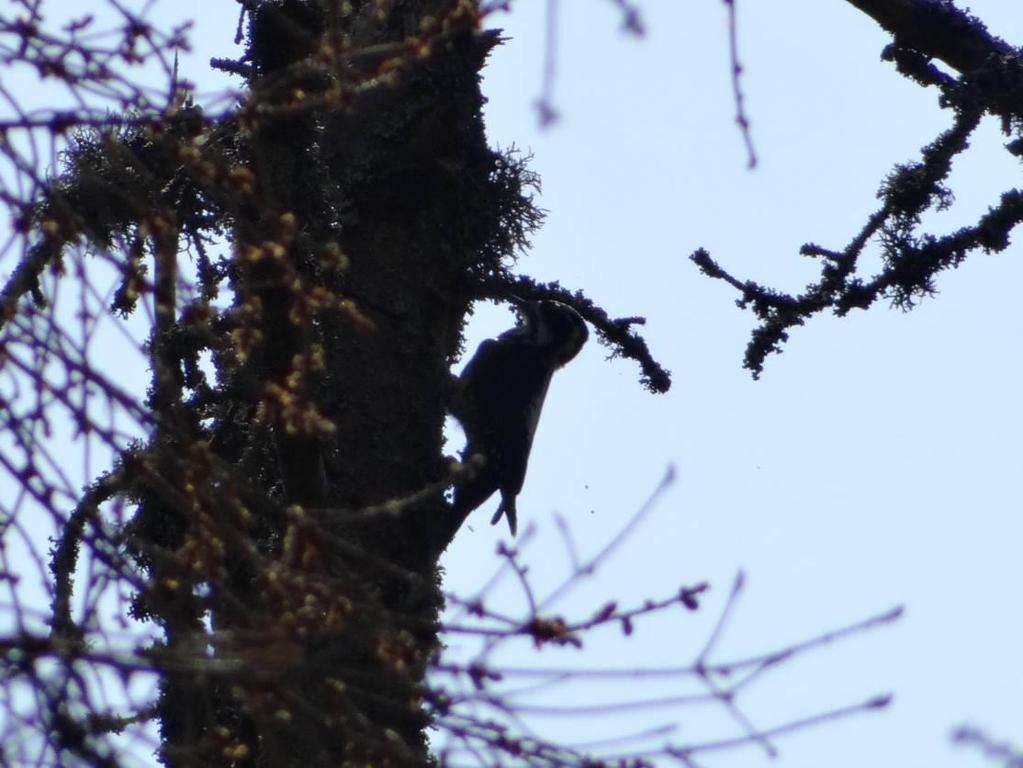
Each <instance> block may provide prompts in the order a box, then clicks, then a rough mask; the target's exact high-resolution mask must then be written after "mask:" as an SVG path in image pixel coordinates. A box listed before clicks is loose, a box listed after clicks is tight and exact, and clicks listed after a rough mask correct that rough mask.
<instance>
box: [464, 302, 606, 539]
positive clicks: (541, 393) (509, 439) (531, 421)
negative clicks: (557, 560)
mask: <svg viewBox="0 0 1023 768" xmlns="http://www.w3.org/2000/svg"><path fill="white" fill-rule="evenodd" d="M513 303H515V304H516V305H517V308H518V313H519V318H520V322H519V324H518V325H516V326H515V327H514V328H512V329H511V330H508V331H505V332H504V333H502V334H501V335H500V336H498V337H497V338H496V339H487V340H486V341H484V342H483V343H482V344H480V346H479V348H478V349H477V350H476V354H475V355H473V356H472V359H471V360H469V362H468V364H466V366H465V370H463V371H462V375H461V376H459V377H458V380H457V382H456V383H455V388H454V395H453V397H452V402H451V407H450V410H451V414H452V415H453V416H454V417H455V418H456V419H458V421H459V422H460V423H461V425H462V429H463V430H464V431H465V436H466V446H465V450H464V451H463V452H462V458H463V460H468V459H469V457H471V456H473V455H475V454H481V455H482V456H483V458H484V460H485V463H484V465H483V466H482V467H481V468H479V469H478V470H477V473H476V475H475V476H474V477H473V478H472V479H471V480H469V481H467V482H466V483H465V484H463V485H461V486H459V487H457V488H455V496H454V512H455V513H456V514H457V515H459V517H458V518H457V519H458V520H459V521H461V520H464V519H465V516H466V515H468V514H469V513H470V512H472V510H474V509H476V508H477V507H478V506H480V504H482V503H483V502H485V501H486V500H487V499H488V498H490V497H491V496H492V495H493V494H494V493H495V492H496V491H500V492H501V503H500V505H499V506H498V508H497V512H496V513H495V514H494V517H493V519H491V521H490V523H491V525H493V524H496V523H497V521H498V520H500V519H501V516H502V515H506V516H507V517H508V527H509V528H510V529H511V534H512V536H514V535H515V529H516V525H517V522H518V520H517V515H516V509H515V497H516V496H518V494H519V491H521V490H522V483H523V481H524V480H525V478H526V465H527V464H528V463H529V451H530V448H531V447H532V445H533V435H534V434H535V433H536V425H537V422H538V421H539V420H540V411H541V410H542V409H543V401H544V398H545V397H546V396H547V388H548V386H550V383H551V376H553V375H554V372H555V371H556V370H558V369H559V368H561V367H562V366H563V365H565V364H566V363H567V362H569V361H570V360H571V359H572V358H574V357H575V356H576V355H577V354H578V353H579V350H580V349H582V346H583V344H585V343H586V339H587V337H588V335H589V333H588V332H587V330H586V322H585V321H584V320H583V319H582V317H580V316H579V313H578V312H576V311H575V310H574V309H572V308H571V307H569V306H568V305H567V304H562V303H561V302H560V301H551V300H543V301H522V300H520V299H514V300H513Z"/></svg>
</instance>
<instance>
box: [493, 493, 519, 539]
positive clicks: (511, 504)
mask: <svg viewBox="0 0 1023 768" xmlns="http://www.w3.org/2000/svg"><path fill="white" fill-rule="evenodd" d="M501 515H507V517H508V528H510V529H511V535H512V536H514V535H515V529H516V528H517V527H518V524H519V521H518V516H519V513H518V510H517V509H515V497H514V496H507V497H506V496H503V495H502V496H501V503H500V504H498V505H497V511H496V512H495V513H494V516H493V517H492V518H490V524H491V525H497V522H498V521H499V520H500V519H501Z"/></svg>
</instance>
